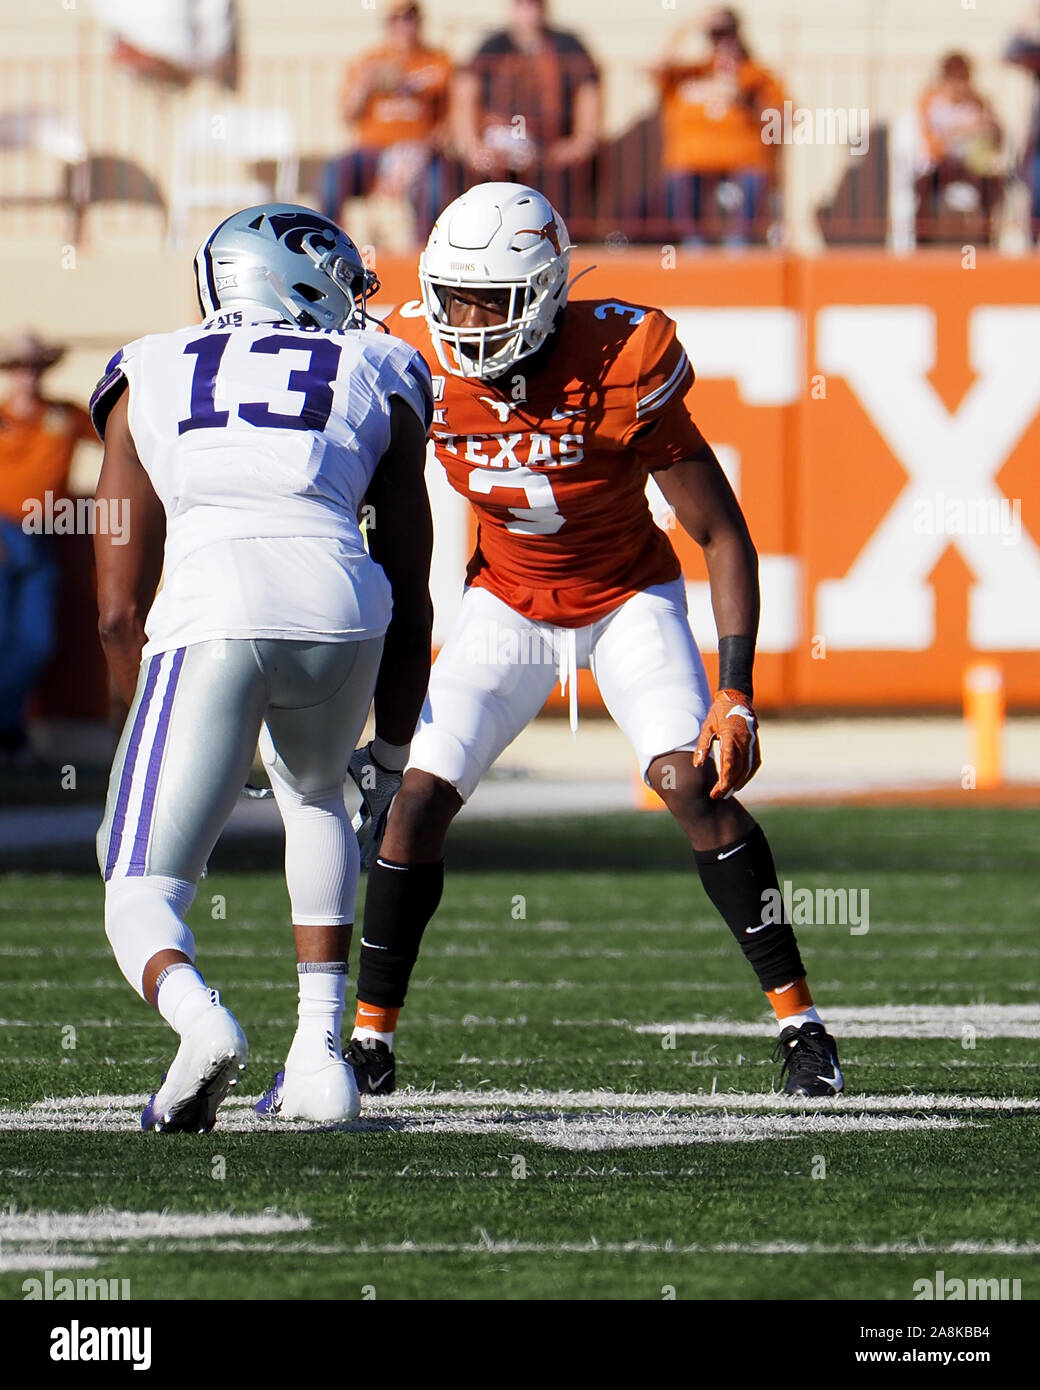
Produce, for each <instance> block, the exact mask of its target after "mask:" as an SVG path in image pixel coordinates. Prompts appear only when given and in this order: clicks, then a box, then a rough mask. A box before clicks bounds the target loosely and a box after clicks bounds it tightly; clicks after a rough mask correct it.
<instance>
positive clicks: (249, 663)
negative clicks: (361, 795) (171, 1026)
mask: <svg viewBox="0 0 1040 1390" xmlns="http://www.w3.org/2000/svg"><path fill="white" fill-rule="evenodd" d="M382 647H383V639H382V638H381V637H376V638H369V639H367V640H365V641H361V642H314V641H310V642H291V641H281V640H273V639H257V640H253V641H250V640H248V639H237V638H227V639H219V640H217V641H211V642H198V643H194V644H192V645H191V646H188V647H180V648H178V649H177V650H174V651H166V652H160V653H158V654H156V655H155V656H153V657H150V658H149V659H148V660H147V661H145V662H143V663H142V666H141V672H140V675H139V677H138V681H137V691H136V694H135V696H134V702H133V705H132V706H131V708H130V712H129V714H128V715H127V720H126V724H125V726H124V728H123V734H122V737H121V739H120V741H119V747H118V749H117V750H116V756H115V761H114V763H113V765H112V775H111V778H110V781H109V787H108V801H107V804H106V807H105V819H104V821H103V822H102V825H101V829H100V830H99V831H98V837H97V851H98V864H99V867H100V869H101V872H102V874H103V875H104V879H105V930H106V932H107V934H108V939H109V941H110V942H111V944H112V949H113V951H114V953H115V957H116V961H117V962H118V964H119V968H120V969H121V970H122V972H123V974H124V975H125V976H126V978H127V980H128V981H129V982H130V984H131V985H132V986H133V987H134V989H135V990H137V992H138V993H139V994H140V993H142V990H141V976H142V973H143V971H144V967H145V965H146V964H147V963H148V961H149V960H150V959H151V958H152V957H153V956H154V955H155V954H156V953H157V952H159V951H163V950H176V951H182V952H183V953H184V954H185V955H186V956H188V957H189V959H191V960H194V958H195V942H194V938H193V937H192V934H191V932H190V930H189V929H188V927H187V925H186V924H185V922H184V920H183V919H184V914H185V913H186V912H187V910H188V907H189V906H190V905H191V902H192V899H193V898H194V896H195V889H196V886H197V884H198V881H199V878H200V877H201V875H202V871H203V869H204V868H205V865H206V861H207V860H208V859H209V856H210V854H211V852H212V850H213V847H214V845H215V844H216V842H217V838H218V837H219V835H220V832H221V831H222V830H223V828H224V825H225V822H226V821H227V819H228V817H229V816H230V814H231V812H232V810H233V809H234V806H235V803H236V802H237V801H238V798H239V796H240V795H241V792H242V788H243V786H244V784H245V782H246V780H247V778H248V776H249V770H250V767H251V766H252V762H253V757H254V754H255V752H256V747H257V740H258V739H259V743H260V753H261V757H262V758H263V763H264V766H265V767H266V769H267V772H268V775H269V776H270V778H271V786H272V789H273V790H274V794H275V799H276V801H277V804H278V809H279V811H280V813H281V816H282V821H283V824H284V825H285V873H286V883H287V886H288V889H289V898H290V902H291V904H292V920H293V922H294V923H296V924H297V925H298V926H324V925H338V924H342V923H348V922H353V920H354V905H355V899H356V897H357V886H358V877H359V871H360V870H359V855H358V845H357V837H356V835H355V834H354V831H353V829H352V828H351V824H350V817H349V815H348V814H347V811H346V807H345V805H344V802H343V783H344V781H345V779H346V775H347V762H348V760H349V758H350V755H351V753H352V752H353V750H354V747H355V744H356V743H357V741H358V739H359V737H360V735H361V731H362V728H363V727H364V723H365V719H366V718H367V716H368V710H369V706H370V705H371V701H372V693H373V690H374V688H375V680H376V675H377V672H378V669H379V658H380V655H381V653H382Z"/></svg>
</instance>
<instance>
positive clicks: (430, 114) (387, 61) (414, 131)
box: [343, 45, 451, 150]
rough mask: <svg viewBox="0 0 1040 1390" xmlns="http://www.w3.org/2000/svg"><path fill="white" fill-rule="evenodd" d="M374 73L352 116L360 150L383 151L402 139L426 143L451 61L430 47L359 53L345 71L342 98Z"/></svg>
mask: <svg viewBox="0 0 1040 1390" xmlns="http://www.w3.org/2000/svg"><path fill="white" fill-rule="evenodd" d="M373 73H374V74H375V81H374V85H373V88H372V91H371V93H370V95H369V98H368V100H367V101H366V102H365V107H364V110H363V111H362V112H361V114H360V116H359V117H358V122H357V127H358V142H359V144H360V145H361V147H362V148H363V149H371V150H384V149H387V148H388V146H390V145H397V144H400V143H401V142H402V141H405V140H414V141H416V142H418V143H419V144H426V142H427V141H428V140H429V139H430V136H431V135H432V134H433V133H434V129H435V127H436V126H438V125H439V124H440V122H441V120H442V119H443V116H444V110H445V105H446V102H447V96H448V84H449V81H450V79H451V59H450V58H449V57H448V56H447V54H445V53H439V52H437V51H436V50H435V49H432V48H417V49H416V50H415V51H414V52H412V53H401V52H400V51H399V50H398V49H395V48H393V47H392V46H391V45H387V46H386V47H383V48H376V49H373V50H372V51H371V52H369V53H366V54H364V55H363V56H362V57H361V58H359V59H358V61H357V62H356V63H354V64H353V65H352V66H351V67H350V68H349V69H348V70H347V75H346V80H345V82H344V87H343V90H344V94H349V93H350V92H351V91H352V90H353V89H354V88H355V87H356V86H357V85H358V83H359V82H360V81H362V79H363V78H365V77H367V76H368V75H370V74H373Z"/></svg>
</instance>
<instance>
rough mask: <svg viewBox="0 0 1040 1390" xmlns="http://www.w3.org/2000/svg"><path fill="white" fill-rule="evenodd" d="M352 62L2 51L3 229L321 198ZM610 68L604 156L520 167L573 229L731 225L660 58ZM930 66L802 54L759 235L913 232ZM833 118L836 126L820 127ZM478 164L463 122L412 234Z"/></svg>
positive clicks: (1011, 162)
mask: <svg viewBox="0 0 1040 1390" xmlns="http://www.w3.org/2000/svg"><path fill="white" fill-rule="evenodd" d="M345 63H346V60H345V58H344V57H342V56H321V57H314V58H312V59H308V60H306V61H304V60H278V59H274V58H269V57H264V58H255V59H252V60H250V61H247V62H245V63H244V64H243V67H242V73H241V78H240V82H239V89H238V91H237V93H236V94H235V95H234V97H233V98H232V97H229V95H228V93H227V92H225V91H223V90H221V89H219V88H218V87H217V86H216V85H215V84H209V83H207V82H205V81H200V82H198V83H196V84H194V85H193V86H192V87H190V88H188V89H187V90H177V91H174V90H171V89H167V88H163V87H161V86H158V85H153V84H149V83H147V82H145V81H142V80H141V79H140V78H138V77H136V76H134V75H133V74H131V73H129V72H126V71H124V70H122V69H120V68H118V67H116V66H114V65H113V64H112V62H111V61H110V60H108V59H107V58H105V57H103V56H101V55H94V54H86V55H84V56H80V57H68V58H60V57H55V58H38V59H31V60H18V61H17V62H14V61H10V60H6V61H0V235H16V236H17V235H32V234H34V233H36V232H38V231H40V230H41V229H46V231H47V233H48V234H49V233H51V232H53V231H54V230H55V216H56V215H57V216H58V217H59V218H67V224H65V225H64V226H63V228H62V229H61V230H60V232H59V234H60V235H62V236H66V237H67V238H68V239H70V240H72V241H76V240H78V239H79V238H80V237H83V236H85V237H86V238H87V239H88V240H89V238H90V235H91V217H92V214H94V213H96V212H99V211H100V212H103V215H104V218H105V222H104V226H105V234H106V235H108V236H112V235H116V236H119V235H134V236H139V235H141V234H142V233H143V234H144V235H146V236H149V237H151V236H155V237H156V238H157V239H160V240H161V239H163V238H166V237H168V236H171V235H172V236H174V237H180V236H184V235H186V234H187V232H186V226H185V224H186V223H187V222H188V221H189V220H190V214H192V213H193V211H194V210H196V209H199V208H202V207H206V209H207V219H208V220H209V221H211V220H212V215H213V214H214V213H219V211H220V209H221V207H224V206H227V205H231V204H234V203H236V202H237V203H238V204H239V205H241V202H242V200H243V198H248V197H252V196H255V197H256V198H257V199H260V198H263V197H265V196H266V197H271V196H275V194H276V193H277V194H278V195H279V196H287V195H288V196H294V197H296V198H298V199H299V200H301V201H304V202H307V203H311V204H314V205H315V206H322V205H323V204H326V203H327V202H328V199H329V189H330V187H332V186H333V185H332V184H331V183H330V177H331V176H330V161H331V160H333V159H334V158H335V157H336V156H337V155H340V154H342V153H343V152H344V151H345V150H346V149H347V148H348V147H349V145H350V134H349V131H348V130H347V129H346V128H345V126H344V124H343V122H342V119H341V116H340V84H341V82H342V77H343V71H344V67H345ZM1009 71H1010V70H1008V69H1006V68H1000V67H999V66H994V67H993V69H992V71H990V70H989V69H987V70H986V71H985V73H984V74H983V75H982V77H980V85H981V86H982V87H983V89H984V90H985V89H988V90H993V88H994V86H995V83H996V77H997V75H1003V77H1004V79H1005V82H1004V85H1005V88H1006V90H1004V91H1003V92H1002V96H1003V100H1004V106H1005V108H1006V111H1010V119H1005V126H1006V127H1007V137H1006V146H1005V149H1006V174H1005V175H1004V177H1003V179H998V180H997V183H996V184H995V185H994V186H993V187H991V188H990V189H989V190H988V191H987V197H988V198H990V199H994V198H995V199H996V200H997V202H998V203H999V201H1000V194H1001V193H1002V192H1003V191H1004V188H1005V183H1006V182H1007V181H1010V180H1012V179H1013V177H1014V173H1013V170H1014V167H1015V163H1016V161H1015V159H1014V158H1013V156H1014V155H1016V154H1017V153H1018V151H1019V148H1020V146H1021V143H1022V140H1023V138H1024V132H1025V130H1026V128H1027V125H1028V119H1029V101H1030V96H1029V90H1028V84H1023V82H1022V81H1021V75H1020V74H1011V75H1010V76H1009V75H1008V74H1009ZM601 76H602V84H603V88H604V90H605V93H606V94H607V96H608V97H609V96H611V94H612V93H613V95H614V96H615V97H616V95H617V93H618V91H619V90H624V91H625V92H626V93H628V94H630V97H631V99H630V100H629V102H628V105H627V107H626V108H625V109H626V110H627V115H621V116H620V117H619V116H618V102H617V101H616V100H610V101H608V102H607V107H608V109H609V110H610V111H611V112H612V129H611V130H610V132H609V133H608V134H606V135H605V136H603V138H601V140H600V142H599V145H598V148H597V150H596V152H595V154H594V156H593V157H592V158H591V159H587V160H583V161H580V162H579V163H578V164H577V165H575V166H574V167H572V168H570V169H568V170H563V171H561V170H558V169H550V168H546V167H544V166H543V164H542V163H541V162H540V160H539V158H538V157H537V156H535V157H534V158H533V159H531V160H530V162H520V161H517V163H516V164H514V166H513V167H512V168H511V170H510V172H512V173H513V174H514V175H516V176H517V177H524V178H526V179H528V180H529V181H531V182H536V183H538V184H539V185H540V186H542V187H543V191H545V192H546V194H547V195H548V196H549V197H550V199H553V200H554V201H556V202H557V204H558V205H559V206H560V208H561V211H562V212H563V213H564V215H565V217H567V219H568V223H569V225H570V227H571V231H572V235H573V236H574V237H575V238H576V239H577V240H582V241H606V242H607V243H608V244H612V245H625V244H628V243H658V244H662V243H667V242H677V241H684V240H688V239H689V240H692V239H702V238H706V239H707V240H709V241H715V240H723V239H725V237H726V235H727V231H730V232H732V228H733V211H734V208H736V210H737V211H738V213H739V212H740V200H741V198H742V197H745V196H746V190H745V189H742V186H741V182H740V180H739V179H734V178H732V177H729V176H727V175H725V174H719V173H713V174H711V175H709V176H706V177H705V178H704V179H703V180H702V181H701V184H700V186H698V187H697V188H696V190H689V191H688V194H687V193H683V192H682V190H681V189H680V190H678V192H677V191H676V189H675V188H674V187H673V188H669V186H668V180H667V177H666V171H665V170H664V169H662V165H661V128H660V127H661V121H660V112H659V110H658V109H657V107H656V105H655V99H654V87H653V84H652V82H651V81H650V78H649V75H648V74H647V73H645V72H644V73H641V74H636V77H635V78H633V76H632V73H631V72H629V71H628V70H622V68H621V66H620V65H617V66H607V67H605V68H604V69H603V70H602V74H601ZM926 76H927V74H923V72H922V66H921V64H920V63H916V62H909V61H904V62H902V63H891V62H889V63H885V64H879V63H865V62H864V61H862V60H860V59H852V58H845V59H834V60H828V61H827V62H826V63H823V62H821V61H820V60H818V59H812V60H810V59H808V58H803V59H799V60H797V61H793V62H792V64H791V71H790V73H789V74H787V73H785V74H784V79H785V83H786V84H787V87H788V90H790V91H791V92H792V93H795V94H796V97H802V99H803V100H808V99H810V98H811V99H812V100H814V101H815V102H816V103H817V104H816V105H804V106H799V105H798V104H797V100H796V97H793V98H792V99H791V102H790V103H789V105H790V111H788V112H784V113H780V114H781V117H782V119H781V126H780V138H781V140H782V141H783V144H782V146H781V148H780V149H779V150H778V158H777V160H776V176H775V178H770V179H767V180H766V183H765V186H764V188H763V189H761V190H759V195H760V196H759V201H758V207H757V209H756V211H755V216H754V217H753V218H752V219H751V223H750V226H749V227H748V228H746V230H747V232H748V234H749V239H750V240H751V241H752V242H760V243H768V244H787V245H791V244H794V245H796V246H797V245H799V244H803V245H804V244H806V243H812V242H813V241H816V242H817V244H819V243H821V242H822V244H823V245H849V244H860V245H864V244H865V245H870V244H874V245H884V244H886V243H887V244H890V245H895V247H896V248H897V249H907V248H908V246H911V245H913V243H914V240H915V239H916V238H918V237H919V236H920V235H921V230H922V222H921V213H923V215H924V217H925V221H926V222H927V217H928V215H929V213H930V211H934V209H933V210H930V209H929V207H927V206H925V207H923V208H922V210H921V213H915V211H914V205H915V200H917V199H919V198H920V197H921V195H922V190H921V188H920V187H919V186H918V185H917V184H916V181H915V180H916V175H915V174H914V171H913V169H912V167H909V166H907V165H906V161H905V159H904V161H903V163H902V164H900V162H899V155H898V148H899V138H900V131H901V130H903V129H904V127H905V123H906V121H907V119H908V117H910V116H912V113H913V109H914V102H915V100H916V97H917V94H918V92H919V90H920V88H921V86H922V85H923V81H924V78H925V77H926ZM803 94H804V96H803ZM507 95H508V93H507ZM529 99H530V98H529V94H528V97H526V98H525V100H529ZM800 112H805V113H807V115H806V116H805V118H804V119H805V120H807V121H809V122H815V125H816V127H817V130H815V131H814V142H806V143H799V138H798V134H797V131H796V129H795V125H796V122H797V120H798V119H799V113H800ZM828 113H831V114H832V115H836V116H841V115H842V113H844V114H845V116H846V117H848V118H850V119H851V118H852V117H853V116H857V117H861V118H863V119H865V120H866V121H867V123H868V124H867V134H868V136H869V139H868V140H866V141H864V145H865V146H866V147H865V148H864V149H863V150H862V152H861V153H859V154H856V153H854V152H853V151H852V149H851V148H850V147H848V144H847V137H848V131H847V129H846V130H845V144H843V143H842V138H841V137H842V132H843V128H842V126H841V122H840V120H837V121H835V120H831V121H830V124H829V125H828ZM518 114H522V113H518ZM1005 114H1006V113H1005ZM785 122H786V124H785ZM820 131H822V139H821V140H815V135H816V134H818V133H819V132H820ZM904 144H905V141H904ZM503 167H508V166H503ZM482 176H483V177H486V176H487V175H482V174H480V173H478V172H476V171H474V170H473V169H472V168H468V167H467V166H466V165H465V164H464V163H463V162H462V161H461V160H459V159H458V158H456V157H455V156H454V154H453V151H452V147H451V143H450V140H449V141H448V142H447V143H446V144H445V145H444V146H443V147H442V148H441V149H440V151H439V152H438V153H437V154H436V157H435V159H434V161H433V163H432V164H431V165H430V166H429V168H428V169H427V171H426V172H425V173H424V175H423V178H424V179H425V180H426V183H425V184H424V187H423V189H422V190H421V192H422V196H419V194H418V193H416V196H414V197H413V198H412V202H413V204H414V214H415V220H414V224H413V239H422V237H423V236H424V235H425V230H426V225H427V224H428V222H429V220H430V219H431V218H432V216H434V215H435V214H436V212H437V211H439V208H440V207H442V206H443V205H444V204H445V203H446V202H448V201H449V200H450V198H451V197H453V196H455V195H456V194H457V193H458V192H460V191H461V190H462V189H463V188H464V187H466V186H468V185H469V184H470V183H472V182H474V181H476V180H478V179H479V178H480V177H482ZM925 192H927V190H925ZM940 194H941V190H940ZM961 194H962V195H963V190H961ZM937 196H939V194H937ZM965 196H966V195H964V196H962V202H963V201H964V198H965ZM684 199H687V201H684ZM967 201H968V202H970V198H968V199H967ZM1019 201H1020V202H1021V201H1022V199H1021V198H1020V200H1019ZM955 204H956V200H954V204H953V205H950V206H943V207H942V208H941V209H938V211H941V213H942V217H943V219H944V220H943V223H942V227H941V228H938V230H937V227H938V223H936V225H935V226H933V227H932V228H931V232H932V233H934V234H935V235H943V236H946V235H949V237H950V239H951V240H956V239H957V237H958V235H963V229H960V230H959V229H958V224H957V220H956V216H955V214H956V211H957V208H956V206H955ZM990 211H992V209H991V210H990ZM977 222H978V219H977V218H976V225H977ZM997 225H998V228H999V207H998V209H997ZM943 228H945V231H944V230H943ZM994 235H996V233H994ZM928 237H929V233H928V229H927V228H926V239H927V238H928Z"/></svg>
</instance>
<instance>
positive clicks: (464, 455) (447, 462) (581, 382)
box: [387, 300, 704, 627]
mask: <svg viewBox="0 0 1040 1390" xmlns="http://www.w3.org/2000/svg"><path fill="white" fill-rule="evenodd" d="M387 327H388V328H389V330H390V332H391V333H393V334H394V335H395V336H397V337H399V338H403V339H404V340H405V341H406V342H409V343H411V344H412V345H413V346H415V347H418V348H419V349H420V350H421V351H422V353H423V355H424V356H425V357H426V359H427V361H429V362H436V360H437V359H436V353H435V351H434V348H433V344H432V342H431V340H430V335H429V330H428V328H427V326H426V320H425V318H423V317H422V314H421V311H420V310H419V306H418V305H417V304H416V303H409V304H405V305H402V306H401V307H400V308H398V309H396V310H395V311H394V312H393V313H392V314H391V315H390V316H389V318H388V319H387ZM530 364H531V359H524V360H521V361H520V362H518V363H517V364H516V367H515V368H513V369H510V370H509V371H507V372H506V373H505V375H504V376H502V377H499V378H496V379H495V380H494V381H478V380H476V379H472V378H464V377H457V376H434V378H433V384H434V417H433V425H432V428H431V432H430V438H431V439H432V441H433V444H434V446H435V449H436V452H437V458H438V460H439V461H440V463H441V464H442V466H443V467H444V470H445V472H446V474H447V476H448V481H449V482H450V483H451V485H452V487H453V488H454V489H455V490H456V491H457V492H459V493H461V494H462V496H464V497H465V498H466V499H467V500H468V501H469V502H470V504H471V505H472V507H473V508H474V511H475V513H476V516H477V521H478V535H477V547H476V550H475V551H474V554H473V556H472V558H471V560H470V563H469V567H468V570H467V582H468V583H470V584H475V585H478V586H479V587H482V588H486V589H488V590H490V591H491V592H492V593H493V594H495V595H496V596H497V597H499V598H500V599H502V600H503V602H505V603H508V604H509V606H510V607H511V608H513V609H515V610H516V611H517V612H519V613H522V614H524V615H525V616H526V617H529V618H531V619H534V620H536V621H539V622H548V623H554V624H557V625H559V626H561V627H580V626H583V625H584V624H586V623H590V622H593V621H595V620H596V619H597V618H600V617H602V616H603V615H604V614H606V613H609V612H611V611H612V610H613V609H614V608H616V607H617V606H618V605H619V604H620V603H623V602H624V601H625V599H627V598H629V597H631V595H632V594H633V593H636V592H638V591H639V590H641V589H646V588H649V587H650V586H651V585H654V584H663V583H667V582H669V581H670V580H673V579H676V578H678V576H679V573H680V571H679V563H678V561H677V559H676V557H675V552H674V551H673V550H672V547H671V545H670V544H669V541H668V538H667V536H666V535H665V534H664V532H663V531H662V530H660V528H659V527H658V526H656V525H655V524H654V521H653V518H652V516H651V514H650V508H649V506H648V504H647V500H646V480H647V475H648V473H650V472H653V471H655V470H657V469H661V468H668V467H670V466H671V465H672V464H673V463H677V462H678V461H679V460H680V459H683V458H687V457H689V456H690V455H691V454H693V453H695V452H696V450H697V449H699V448H700V447H701V446H702V444H703V443H704V440H703V437H702V435H701V433H700V431H699V430H698V429H697V426H696V425H695V424H694V422H693V420H692V419H691V417H690V413H689V410H688V409H687V407H686V404H685V397H686V394H687V392H688V391H689V389H690V387H691V386H692V384H693V379H694V374H693V368H692V367H691V366H690V363H689V360H688V359H687V356H686V353H685V352H684V350H683V348H682V344H681V343H680V342H679V340H678V338H677V337H676V335H675V324H674V323H673V322H672V320H671V319H669V318H668V316H667V315H666V314H663V313H662V312H661V311H660V310H659V309H650V308H646V307H643V306H641V305H636V304H622V303H617V302H614V301H610V300H573V301H571V303H569V304H568V305H567V308H566V309H565V310H564V316H563V326H562V328H561V331H560V335H559V338H558V340H557V342H556V345H555V347H554V348H553V350H552V352H551V353H550V355H549V357H548V359H547V360H545V361H544V362H540V363H539V364H537V365H536V369H535V370H534V371H527V369H529V367H530ZM525 372H526V374H525Z"/></svg>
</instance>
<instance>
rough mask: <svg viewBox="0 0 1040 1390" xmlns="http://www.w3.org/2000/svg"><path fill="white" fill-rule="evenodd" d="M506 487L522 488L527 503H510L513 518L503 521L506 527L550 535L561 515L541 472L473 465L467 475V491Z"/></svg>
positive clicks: (519, 533)
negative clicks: (515, 505)
mask: <svg viewBox="0 0 1040 1390" xmlns="http://www.w3.org/2000/svg"><path fill="white" fill-rule="evenodd" d="M496 487H499V488H509V489H510V490H511V491H513V492H522V493H523V494H524V496H525V497H526V498H527V500H528V502H529V503H530V506H528V507H510V508H509V509H508V510H509V512H510V514H511V515H512V516H513V517H514V518H515V520H513V521H507V522H506V530H507V531H511V532H512V533H513V534H514V535H516V536H552V535H555V533H556V532H557V531H558V530H559V529H560V527H561V526H562V525H563V523H564V521H565V519H566V518H565V517H564V516H563V513H562V512H561V511H560V509H559V508H558V507H557V505H556V498H555V497H554V496H553V490H552V483H551V482H550V481H549V479H548V478H547V477H546V476H545V474H544V473H536V472H535V471H534V470H533V469H531V468H524V467H519V468H474V469H473V471H472V473H470V475H469V490H470V492H476V493H480V494H482V495H483V496H485V497H486V496H489V495H490V494H491V492H492V491H493V489H495V488H496Z"/></svg>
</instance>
